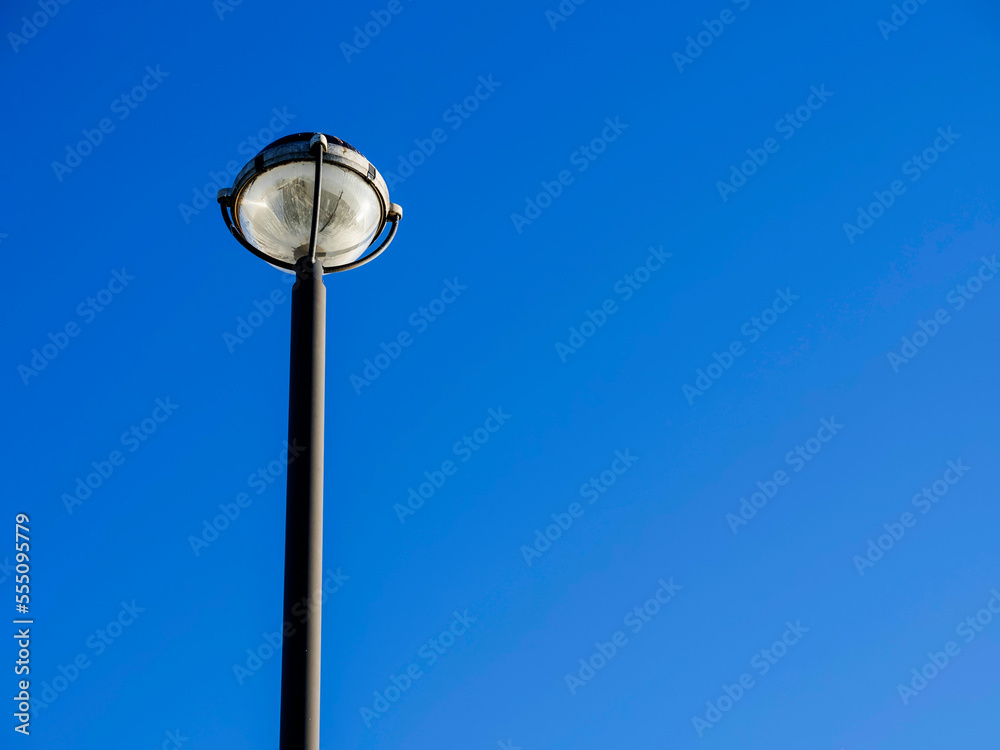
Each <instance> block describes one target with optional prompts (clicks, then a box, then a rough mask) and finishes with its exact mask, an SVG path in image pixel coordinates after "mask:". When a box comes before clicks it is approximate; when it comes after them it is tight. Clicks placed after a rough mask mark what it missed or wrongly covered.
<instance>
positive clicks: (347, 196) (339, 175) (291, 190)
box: [236, 161, 382, 266]
mask: <svg viewBox="0 0 1000 750" xmlns="http://www.w3.org/2000/svg"><path fill="white" fill-rule="evenodd" d="M315 177H316V164H315V162H304V161H303V162H291V163H288V164H282V165H280V166H277V167H274V168H272V169H269V170H267V171H266V172H263V173H262V174H259V175H257V176H256V177H254V178H253V179H252V180H251V182H250V183H249V184H248V185H247V186H246V187H245V188H244V189H243V192H242V194H241V195H240V199H239V203H238V204H237V206H236V217H237V220H238V221H239V224H240V229H242V230H243V235H244V236H245V237H246V238H247V240H249V241H250V243H251V244H253V245H254V246H255V247H256V248H257V249H259V250H261V251H262V252H264V253H266V254H267V255H269V256H272V257H274V258H277V259H279V260H282V261H286V262H287V263H290V264H294V263H295V261H296V260H297V259H299V258H301V257H303V256H305V255H307V254H308V252H309V236H310V234H311V232H312V212H313V190H314V185H315ZM322 183H323V184H322V192H321V193H320V201H319V205H320V211H319V232H318V234H317V235H316V256H317V257H318V258H319V259H321V260H322V261H323V265H325V266H334V265H342V264H344V263H350V262H351V261H354V260H357V259H358V258H360V257H361V255H363V254H364V252H365V250H366V249H367V248H368V246H369V245H371V243H372V239H373V238H374V237H375V234H376V232H377V231H378V229H379V224H380V222H381V219H382V215H381V206H380V204H379V200H378V196H377V195H376V193H375V191H374V190H373V189H372V188H371V186H370V185H369V184H368V183H367V182H366V181H365V179H364V178H363V177H361V175H359V174H357V173H356V172H353V171H351V170H349V169H345V168H343V167H340V166H337V165H336V164H324V165H323V179H322Z"/></svg>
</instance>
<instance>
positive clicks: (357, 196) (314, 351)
mask: <svg viewBox="0 0 1000 750" xmlns="http://www.w3.org/2000/svg"><path fill="white" fill-rule="evenodd" d="M218 200H219V205H220V206H221V208H222V217H223V218H224V219H225V221H226V226H227V227H229V231H230V232H232V234H233V236H234V237H235V238H236V239H237V240H239V241H240V243H241V244H242V245H243V246H244V247H245V248H247V250H249V251H250V252H252V253H253V254H254V255H256V256H258V257H260V258H263V259H264V260H265V261H267V262H268V263H270V264H271V265H272V266H276V267H277V268H280V269H282V270H284V271H290V272H293V273H295V277H296V278H295V285H294V286H293V287H292V335H291V365H290V377H289V397H288V446H289V449H288V490H287V499H286V508H285V592H284V620H283V622H285V623H290V622H292V621H293V614H292V608H293V607H296V605H298V606H301V604H302V603H303V602H308V606H309V619H308V620H307V621H306V622H305V623H303V624H302V627H299V628H296V629H295V632H294V633H292V634H291V635H287V636H285V638H284V642H283V644H282V650H281V732H280V736H281V739H280V745H279V747H280V750H319V688H320V635H321V633H320V629H321V624H322V618H321V611H320V609H321V607H320V605H321V602H322V588H323V408H324V390H325V389H324V376H325V359H326V287H324V285H323V275H324V274H327V273H334V272H336V271H347V270H350V269H352V268H357V267H358V266H361V265H364V264H365V263H367V262H369V261H371V260H373V259H374V258H375V257H376V256H378V255H379V254H380V253H381V252H382V251H383V250H385V248H386V247H388V246H389V243H390V242H392V239H393V237H395V235H396V228H397V226H398V225H399V220H400V219H401V218H402V215H403V210H402V209H401V208H400V207H399V206H397V205H396V204H395V203H390V202H389V189H388V187H387V186H386V184H385V180H383V179H382V176H381V175H380V174H379V173H378V171H377V170H376V169H375V167H374V166H372V164H371V163H370V162H369V161H368V160H367V159H366V158H365V157H364V156H362V155H361V153H360V152H359V151H358V150H357V149H356V148H354V147H353V146H351V145H350V144H349V143H346V142H345V141H342V140H340V139H339V138H335V137H333V136H331V135H324V134H323V133H296V134H295V135H289V136H286V137H284V138H279V139H278V140H276V141H275V142H274V143H271V144H270V145H268V146H265V147H264V149H263V150H262V151H261V152H260V153H259V154H257V156H255V157H254V158H253V159H252V160H251V161H250V162H248V163H247V165H246V166H245V167H243V169H242V170H240V172H239V174H237V175H236V180H235V182H234V183H233V186H232V187H231V188H227V189H224V190H220V191H219V194H218ZM386 223H390V224H391V227H390V228H389V232H388V234H387V235H386V237H385V239H384V240H383V241H382V244H380V245H379V246H378V247H376V248H375V249H374V250H372V251H371V252H370V253H368V255H365V251H366V250H368V249H370V248H371V247H372V245H374V243H375V240H376V239H377V238H378V237H379V236H380V235H381V234H382V231H383V230H384V229H385V225H386ZM299 611H301V610H299ZM284 630H285V628H284V625H283V626H282V632H283V633H284Z"/></svg>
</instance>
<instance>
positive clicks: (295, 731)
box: [279, 151, 326, 750]
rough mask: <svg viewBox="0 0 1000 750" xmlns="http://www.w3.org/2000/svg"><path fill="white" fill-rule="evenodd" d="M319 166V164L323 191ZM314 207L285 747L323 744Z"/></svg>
mask: <svg viewBox="0 0 1000 750" xmlns="http://www.w3.org/2000/svg"><path fill="white" fill-rule="evenodd" d="M318 158H319V159H322V151H320V152H319V154H318ZM319 170H320V167H319V165H318V164H317V181H316V182H317V184H316V194H317V195H318V194H319V189H320V188H319V179H318V178H319ZM313 210H314V220H313V225H314V230H313V239H312V242H311V243H310V244H311V245H312V246H313V247H311V248H310V252H309V254H308V255H307V256H305V257H303V258H300V259H299V260H298V261H297V262H296V264H295V276H296V280H295V285H294V286H293V287H292V336H291V338H292V347H291V365H290V368H289V370H290V372H289V397H288V494H287V500H286V510H285V596H284V625H283V634H284V643H283V645H282V651H281V730H280V744H279V747H280V750H319V689H320V634H321V628H322V622H323V619H322V611H321V604H322V596H323V411H324V384H325V383H324V377H325V371H326V368H325V361H326V287H325V286H324V285H323V263H322V261H321V260H319V259H316V258H315V234H316V232H315V226H316V214H318V206H314V209H313ZM303 604H305V606H306V607H308V613H309V615H308V616H309V619H308V620H307V621H306V622H304V623H303V622H301V621H300V619H301V618H300V617H299V616H296V615H293V613H292V610H293V608H295V607H298V609H297V611H298V612H299V613H301V612H302V606H303Z"/></svg>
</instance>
